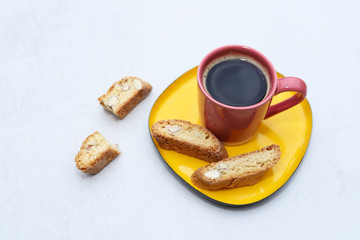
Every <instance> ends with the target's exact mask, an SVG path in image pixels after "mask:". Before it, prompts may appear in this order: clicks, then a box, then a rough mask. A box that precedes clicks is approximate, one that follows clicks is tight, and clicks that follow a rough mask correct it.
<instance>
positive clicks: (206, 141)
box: [151, 119, 228, 162]
mask: <svg viewBox="0 0 360 240" xmlns="http://www.w3.org/2000/svg"><path fill="white" fill-rule="evenodd" d="M151 134H152V136H153V137H154V139H155V140H156V141H157V142H158V143H159V146H160V147H161V148H163V149H168V150H175V151H176V152H179V153H182V154H186V155H189V156H192V157H195V158H199V159H202V160H205V161H207V162H216V161H219V160H221V159H223V158H226V157H227V156H228V154H227V151H226V149H225V147H224V145H223V144H222V143H221V142H220V141H219V140H218V139H217V138H216V137H215V136H214V134H212V133H211V132H210V131H209V130H207V129H206V128H204V127H201V126H200V125H197V124H193V123H191V122H189V121H184V120H179V119H172V120H161V121H158V122H156V123H154V124H153V125H152V127H151Z"/></svg>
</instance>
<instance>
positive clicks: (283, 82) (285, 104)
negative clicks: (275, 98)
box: [265, 77, 307, 119]
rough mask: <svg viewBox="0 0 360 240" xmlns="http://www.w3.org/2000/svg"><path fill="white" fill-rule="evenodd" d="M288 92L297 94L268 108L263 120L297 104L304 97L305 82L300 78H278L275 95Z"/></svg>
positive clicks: (305, 90)
mask: <svg viewBox="0 0 360 240" xmlns="http://www.w3.org/2000/svg"><path fill="white" fill-rule="evenodd" d="M288 91H295V92H297V93H296V94H295V95H293V96H292V97H290V98H288V99H286V100H284V101H282V102H280V103H277V104H275V105H273V106H270V107H269V109H268V111H267V113H266V116H265V119H267V118H269V117H272V116H274V115H275V114H278V113H280V112H282V111H285V110H286V109H289V108H291V107H293V106H295V105H297V104H299V103H300V102H301V101H302V100H304V98H305V97H306V92H307V87H306V84H305V82H304V81H303V80H301V79H300V78H296V77H283V78H279V79H278V85H277V88H276V91H275V95H277V94H279V93H282V92H288Z"/></svg>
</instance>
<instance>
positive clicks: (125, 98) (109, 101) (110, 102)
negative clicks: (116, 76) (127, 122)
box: [98, 77, 152, 119]
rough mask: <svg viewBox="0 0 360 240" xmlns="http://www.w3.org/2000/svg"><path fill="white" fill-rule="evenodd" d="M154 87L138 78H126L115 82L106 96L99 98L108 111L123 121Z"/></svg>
mask: <svg viewBox="0 0 360 240" xmlns="http://www.w3.org/2000/svg"><path fill="white" fill-rule="evenodd" d="M151 89H152V86H151V85H150V84H149V83H147V82H145V81H143V80H141V79H140V78H137V77H125V78H123V79H121V80H120V81H118V82H115V83H114V84H113V85H112V86H111V87H110V89H109V90H108V91H107V93H106V94H104V95H102V96H101V97H99V98H98V100H99V102H100V104H101V105H102V106H103V107H104V108H105V109H106V110H108V111H110V112H112V113H114V114H115V115H116V116H118V117H119V118H121V119H123V118H124V117H126V115H128V114H129V112H130V111H131V110H132V109H134V108H135V107H136V105H137V104H138V103H139V102H140V101H141V100H143V99H144V98H145V97H146V96H147V95H148V94H149V93H150V91H151Z"/></svg>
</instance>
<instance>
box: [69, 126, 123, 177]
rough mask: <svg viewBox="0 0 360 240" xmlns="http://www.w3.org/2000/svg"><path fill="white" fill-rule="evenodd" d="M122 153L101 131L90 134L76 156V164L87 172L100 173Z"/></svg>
mask: <svg viewBox="0 0 360 240" xmlns="http://www.w3.org/2000/svg"><path fill="white" fill-rule="evenodd" d="M119 154H120V151H119V149H118V147H117V145H115V144H110V143H109V142H108V141H107V140H106V139H105V138H104V137H103V136H102V135H101V134H100V133H99V132H95V133H93V134H91V135H90V136H88V137H87V138H86V139H85V140H84V142H83V144H82V146H81V148H80V151H79V152H78V154H77V155H76V157H75V162H76V166H77V168H78V169H80V170H81V171H83V172H86V173H98V172H100V171H101V170H102V169H103V168H104V167H105V166H106V165H108V164H109V163H110V162H111V161H112V160H113V159H114V158H116V157H117V156H118V155H119Z"/></svg>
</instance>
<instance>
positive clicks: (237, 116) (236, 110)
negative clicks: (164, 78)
mask: <svg viewBox="0 0 360 240" xmlns="http://www.w3.org/2000/svg"><path fill="white" fill-rule="evenodd" d="M235 55H238V56H243V57H244V56H245V58H246V59H251V61H254V62H251V61H249V62H250V63H253V64H254V63H256V64H255V65H256V66H257V67H258V68H259V69H260V70H261V71H262V72H263V73H264V75H266V78H267V85H268V86H267V93H266V95H265V97H264V98H263V99H262V100H261V101H259V102H258V103H255V104H253V105H250V106H243V107H237V106H230V105H226V104H224V103H221V102H219V101H217V100H216V99H214V98H213V97H212V96H211V95H210V94H209V92H208V91H207V90H206V87H205V80H206V76H205V79H204V73H206V72H207V71H208V70H209V68H210V69H211V68H212V67H213V66H214V62H216V61H217V59H221V58H223V57H224V56H235ZM284 79H285V78H284ZM294 79H295V78H293V81H295V82H297V81H298V80H300V79H295V80H294ZM279 80H280V79H279ZM285 80H286V79H285ZM300 81H301V84H303V85H304V86H305V87H304V86H303V85H301V86H302V88H305V89H303V91H300V93H299V94H298V95H297V96H295V97H294V99H287V100H285V101H284V102H282V103H280V104H276V105H275V106H276V107H275V108H273V106H271V107H270V108H269V106H270V103H271V100H272V98H273V96H274V95H275V93H279V92H283V91H293V90H295V91H297V90H298V89H297V88H296V87H295V89H294V88H293V87H291V86H290V88H289V89H286V87H287V86H283V87H284V88H283V89H278V83H279V81H278V79H277V74H276V71H275V68H274V67H273V65H272V64H271V62H270V61H269V60H268V59H267V58H266V57H265V56H264V55H263V54H262V53H260V52H258V51H257V50H255V49H252V48H250V47H247V46H241V45H230V46H224V47H220V48H217V49H215V50H213V51H212V52H210V53H209V54H208V55H207V56H205V58H204V59H203V60H202V61H201V63H200V64H199V67H198V72H197V82H198V104H199V110H200V120H201V124H202V126H205V127H206V128H207V129H209V130H210V131H211V132H212V133H214V135H215V136H216V137H218V138H219V139H220V141H222V142H223V143H224V144H226V145H239V144H242V143H245V142H247V141H249V140H250V139H251V138H252V137H253V136H254V135H255V134H256V132H257V130H258V128H259V126H260V124H261V122H262V120H263V119H265V118H267V117H271V116H272V115H275V114H277V113H279V112H281V111H284V110H286V109H287V108H289V107H292V106H294V105H296V104H298V103H299V102H301V101H302V100H303V99H304V98H305V95H306V85H305V83H304V82H303V81H302V80H300ZM286 82H287V81H284V83H286ZM283 85H284V84H283ZM285 85H286V84H285ZM298 92H299V91H298ZM295 98H296V99H295ZM271 108H273V109H271ZM270 110H272V111H270ZM270 112H271V113H270Z"/></svg>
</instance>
